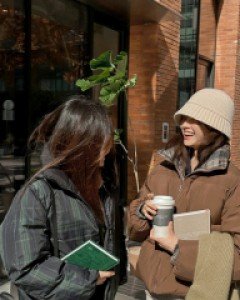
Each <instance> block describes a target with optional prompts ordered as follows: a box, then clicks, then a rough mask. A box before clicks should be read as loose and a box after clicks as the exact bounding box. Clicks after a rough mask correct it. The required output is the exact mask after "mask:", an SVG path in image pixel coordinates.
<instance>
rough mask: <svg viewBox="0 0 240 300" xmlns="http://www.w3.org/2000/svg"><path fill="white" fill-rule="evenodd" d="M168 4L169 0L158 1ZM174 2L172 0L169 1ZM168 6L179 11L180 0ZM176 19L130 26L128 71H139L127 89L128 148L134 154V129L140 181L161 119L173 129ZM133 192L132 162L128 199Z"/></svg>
mask: <svg viewBox="0 0 240 300" xmlns="http://www.w3.org/2000/svg"><path fill="white" fill-rule="evenodd" d="M159 2H161V3H163V2H165V3H163V4H164V5H168V4H169V1H163V0H162V1H159ZM172 2H173V1H172ZM171 9H175V10H176V11H178V12H179V11H180V0H176V1H174V2H173V3H172V5H171ZM179 25H180V22H179V20H176V21H161V22H160V24H145V25H135V26H131V28H130V56H129V73H130V75H132V74H137V75H138V83H137V85H136V87H135V88H134V89H131V90H130V91H129V99H128V100H129V102H128V115H129V118H130V119H131V126H130V125H128V148H129V151H130V155H133V131H134V135H135V139H136V142H137V147H138V156H139V163H138V166H139V175H140V185H142V183H143V182H144V179H145V177H146V175H147V172H148V170H149V166H150V162H151V159H152V154H153V153H154V151H155V150H156V149H159V148H162V147H163V146H164V145H163V143H162V142H161V134H162V131H161V127H162V122H169V124H170V133H171V135H172V134H173V132H174V131H175V126H174V122H173V118H172V117H173V113H174V112H175V111H176V104H177V84H178V57H179ZM135 195H136V187H135V181H134V176H133V171H132V167H131V165H128V200H129V201H130V200H131V199H133V198H134V196H135Z"/></svg>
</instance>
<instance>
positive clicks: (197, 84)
mask: <svg viewBox="0 0 240 300" xmlns="http://www.w3.org/2000/svg"><path fill="white" fill-rule="evenodd" d="M239 16H240V4H239V1H238V0H182V1H181V0H174V1H170V0H131V1H130V0H122V1H113V0H78V1H77V0H51V1H42V0H41V1H40V0H31V1H24V0H11V1H10V0H0V50H1V51H0V68H1V72H0V107H1V110H2V111H1V119H0V127H1V130H0V199H2V200H1V201H2V203H1V207H2V209H1V212H2V215H1V217H3V216H4V214H5V212H6V209H7V207H8V205H9V203H10V201H11V200H10V199H11V198H12V195H13V194H14V192H15V191H16V190H18V189H19V187H20V186H21V185H22V184H23V183H24V181H25V180H26V178H28V177H29V175H31V174H32V173H33V172H34V171H36V170H37V169H38V168H39V166H40V162H39V155H40V153H39V152H38V151H35V152H34V153H33V154H31V155H29V153H28V151H27V147H26V144H27V138H28V136H29V133H30V132H31V130H32V129H33V128H34V126H36V124H37V123H38V122H39V120H40V119H41V118H42V116H43V115H44V114H45V113H47V112H49V111H51V110H52V109H53V108H55V107H56V106H57V105H59V104H60V103H62V101H65V99H66V97H67V96H68V95H70V94H75V93H79V90H78V89H77V88H76V86H75V81H76V79H78V78H82V77H84V76H87V75H89V67H88V62H89V60H90V59H91V58H93V57H96V56H97V55H98V54H100V53H102V52H103V51H106V50H111V51H112V52H113V54H116V53H118V52H119V51H121V50H125V51H127V52H128V53H129V75H130V76H131V75H133V74H137V76H138V81H137V85H136V86H135V87H134V88H133V89H130V90H129V93H128V99H127V101H126V99H119V100H118V103H116V105H115V106H113V107H112V108H111V109H110V110H109V113H110V115H111V116H112V119H113V123H114V127H117V128H122V129H123V135H122V140H123V142H124V143H125V144H126V145H127V147H128V150H129V156H130V157H132V158H133V157H134V144H135V143H136V145H137V153H138V164H137V165H138V175H139V181H140V185H141V184H142V183H143V181H144V179H145V177H146V175H147V173H148V171H149V168H150V166H151V165H152V164H154V160H155V156H154V153H155V151H156V150H157V149H160V148H162V147H164V145H165V144H166V142H167V141H168V140H169V138H170V137H171V136H172V135H173V134H174V133H175V130H176V128H175V124H174V122H173V114H174V112H175V111H176V109H177V108H179V107H180V106H182V105H183V104H184V103H185V102H186V101H187V99H188V98H189V97H190V95H191V94H192V93H194V91H196V90H198V89H201V88H203V87H205V86H209V87H216V88H221V89H224V90H225V91H226V92H228V93H229V94H230V95H231V97H232V98H233V99H234V101H235V106H236V116H235V120H234V129H233V139H232V145H231V146H232V159H233V160H234V161H235V162H236V163H237V165H238V166H240V156H239V137H238V135H239V132H240V88H239V83H240V80H239V76H240V71H239V63H240V58H239V51H240V49H239V47H240V45H239V34H240V30H239V29H240V23H239ZM95 95H96V94H95V93H93V94H92V96H93V97H95ZM118 161H119V170H120V182H121V191H120V198H121V200H122V203H125V204H126V203H128V202H129V201H131V199H133V198H134V197H135V195H136V194H137V188H136V181H135V176H134V172H133V168H132V165H131V163H128V164H127V158H126V156H125V155H124V153H123V152H121V149H118Z"/></svg>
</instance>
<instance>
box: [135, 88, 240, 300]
mask: <svg viewBox="0 0 240 300" xmlns="http://www.w3.org/2000/svg"><path fill="white" fill-rule="evenodd" d="M233 113H234V104H233V101H232V99H231V98H230V97H229V96H228V95H227V94H226V93H225V92H223V91H221V90H217V89H210V88H206V89H203V90H200V91H198V92H196V93H195V94H194V95H193V96H192V97H191V98H190V99H189V101H188V102H187V103H186V104H185V105H184V106H183V107H182V108H181V109H180V110H179V111H177V112H176V113H175V115H174V118H175V122H176V124H177V125H179V126H180V133H179V134H178V135H176V136H175V137H174V138H173V139H172V140H170V142H169V143H168V144H167V146H166V148H165V150H161V151H159V155H161V156H163V158H164V160H163V161H162V162H161V163H160V164H158V165H157V166H156V167H155V168H154V170H153V171H152V172H151V173H150V175H149V176H148V177H147V179H146V181H145V183H144V185H143V187H142V189H141V191H140V195H139V198H138V199H136V200H134V201H132V203H131V205H130V220H129V235H130V239H131V240H137V241H144V242H143V244H142V247H141V252H140V256H139V260H138V264H137V270H136V274H137V276H138V277H139V278H140V279H142V280H143V281H144V283H145V286H146V288H147V290H148V291H149V293H150V295H151V296H150V298H153V299H163V300H166V299H183V298H184V297H185V296H186V294H187V292H188V290H189V287H190V285H191V284H192V281H193V276H194V270H195V265H196V259H197V254H198V241H193V240H179V239H178V238H177V236H176V235H175V233H174V229H173V226H172V223H169V228H168V229H169V231H168V232H169V233H168V236H167V237H166V238H155V237H154V235H153V232H152V231H151V220H152V219H153V216H154V215H155V214H156V206H155V205H153V204H152V202H151V201H152V198H153V196H154V195H170V196H172V197H173V198H174V199H175V206H176V212H177V213H181V212H189V211H196V210H202V209H209V210H210V214H211V231H220V232H228V233H230V234H231V235H232V236H233V239H234V244H235V250H234V266H233V276H232V280H233V281H235V280H240V256H239V255H240V254H239V253H240V250H239V249H240V221H239V220H240V198H239V195H240V187H239V179H240V171H239V170H238V169H237V168H236V167H235V166H234V165H233V164H232V163H231V162H230V147H229V140H230V138H231V127H232V121H233Z"/></svg>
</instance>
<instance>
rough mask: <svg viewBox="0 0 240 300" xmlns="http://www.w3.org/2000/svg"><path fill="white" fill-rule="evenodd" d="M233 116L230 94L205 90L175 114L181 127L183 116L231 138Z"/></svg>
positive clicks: (192, 97) (193, 96) (211, 89)
mask: <svg viewBox="0 0 240 300" xmlns="http://www.w3.org/2000/svg"><path fill="white" fill-rule="evenodd" d="M233 114H234V103H233V100H232V99H231V97H230V96H228V94H226V93H225V92H224V91H222V90H218V89H213V88H205V89H202V90H200V91H198V92H196V93H195V94H193V95H192V96H191V98H190V99H189V100H188V102H187V103H186V104H185V105H184V106H183V107H182V108H181V109H179V110H178V111H177V112H176V113H175V115H174V119H175V122H176V124H177V125H179V123H180V119H181V116H187V117H190V118H193V119H195V120H197V121H200V122H202V123H203V124H206V125H209V126H210V127H212V128H214V129H217V130H218V131H220V132H222V133H224V134H225V135H226V136H227V137H228V138H231V131H232V122H233Z"/></svg>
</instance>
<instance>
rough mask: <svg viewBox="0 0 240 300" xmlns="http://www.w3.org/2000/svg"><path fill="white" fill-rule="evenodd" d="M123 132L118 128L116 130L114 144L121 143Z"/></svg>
mask: <svg viewBox="0 0 240 300" xmlns="http://www.w3.org/2000/svg"><path fill="white" fill-rule="evenodd" d="M122 132H123V130H122V129H118V128H116V129H115V130H114V136H113V139H114V142H115V143H119V142H120V141H121V137H120V135H121V133H122Z"/></svg>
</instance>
